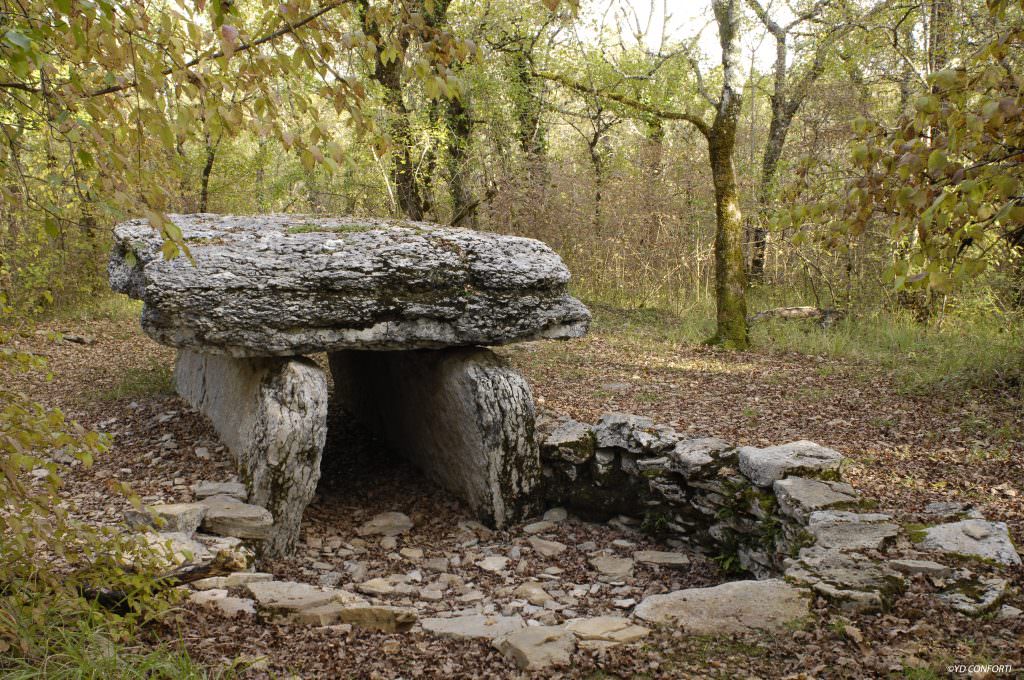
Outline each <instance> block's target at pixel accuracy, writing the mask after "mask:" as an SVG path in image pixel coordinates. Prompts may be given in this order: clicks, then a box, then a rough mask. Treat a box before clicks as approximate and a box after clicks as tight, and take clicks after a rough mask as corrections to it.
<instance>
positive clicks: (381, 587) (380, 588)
mask: <svg viewBox="0 0 1024 680" xmlns="http://www.w3.org/2000/svg"><path fill="white" fill-rule="evenodd" d="M356 590H358V591H359V592H361V593H365V594H367V595H377V596H384V595H390V594H391V593H393V592H395V586H394V584H393V583H391V581H389V580H388V579H386V578H372V579H370V580H369V581H365V582H364V583H360V584H359V585H357V586H356Z"/></svg>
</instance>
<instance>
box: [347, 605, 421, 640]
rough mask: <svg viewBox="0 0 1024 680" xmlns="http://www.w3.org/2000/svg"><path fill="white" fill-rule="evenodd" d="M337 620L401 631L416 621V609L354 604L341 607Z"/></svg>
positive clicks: (387, 631)
mask: <svg viewBox="0 0 1024 680" xmlns="http://www.w3.org/2000/svg"><path fill="white" fill-rule="evenodd" d="M339 620H340V621H341V622H342V623H350V624H352V625H353V626H355V627H357V628H364V629H366V630H379V631H383V632H385V633H402V632H405V631H407V630H409V629H410V628H412V627H413V625H414V624H415V623H416V610H415V609H410V608H408V607H388V606H378V605H370V604H354V605H348V606H345V607H342V608H341V610H340V613H339Z"/></svg>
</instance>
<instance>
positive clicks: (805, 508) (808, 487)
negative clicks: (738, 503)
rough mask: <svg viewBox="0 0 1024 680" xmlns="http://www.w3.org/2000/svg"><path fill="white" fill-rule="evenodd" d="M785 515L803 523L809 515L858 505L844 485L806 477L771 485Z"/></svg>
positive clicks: (855, 495)
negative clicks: (819, 511)
mask: <svg viewBox="0 0 1024 680" xmlns="http://www.w3.org/2000/svg"><path fill="white" fill-rule="evenodd" d="M772 489H773V490H774V491H775V497H776V498H777V499H778V501H779V509H780V510H781V511H782V513H783V514H784V515H787V516H788V517H791V518H793V519H795V520H797V521H800V522H806V521H807V518H808V517H810V515H811V513H812V512H816V511H818V510H824V509H826V508H832V507H842V506H844V505H851V504H854V503H856V502H857V500H858V496H857V492H856V491H854V490H853V487H852V486H850V485H849V484H845V483H843V482H823V481H821V480H818V479H807V478H806V477H787V478H786V479H779V480H776V481H775V483H774V484H773V485H772Z"/></svg>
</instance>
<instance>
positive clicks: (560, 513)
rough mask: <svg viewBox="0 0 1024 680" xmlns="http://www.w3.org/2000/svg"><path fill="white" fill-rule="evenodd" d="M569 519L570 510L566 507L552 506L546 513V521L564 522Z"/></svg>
mask: <svg viewBox="0 0 1024 680" xmlns="http://www.w3.org/2000/svg"><path fill="white" fill-rule="evenodd" d="M567 519H569V512H568V511H567V510H566V509H565V508H551V509H550V510H548V511H547V512H545V513H544V521H545V522H564V521H565V520H567Z"/></svg>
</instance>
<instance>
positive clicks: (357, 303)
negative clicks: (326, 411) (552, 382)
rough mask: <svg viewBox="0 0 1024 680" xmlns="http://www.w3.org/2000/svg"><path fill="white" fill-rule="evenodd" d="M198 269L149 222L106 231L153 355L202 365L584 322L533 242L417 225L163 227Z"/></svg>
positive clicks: (290, 221)
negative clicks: (168, 249) (178, 351)
mask: <svg viewBox="0 0 1024 680" xmlns="http://www.w3.org/2000/svg"><path fill="white" fill-rule="evenodd" d="M168 217H169V219H170V220H171V221H172V222H173V223H174V224H175V225H176V226H177V227H178V228H179V229H180V230H181V233H182V236H183V238H184V240H185V242H186V243H187V245H188V247H189V250H190V252H191V254H192V260H193V261H190V260H189V258H185V257H178V258H175V259H172V260H165V259H164V258H163V256H162V255H161V247H162V245H163V241H162V239H161V238H160V234H159V232H158V231H157V230H155V229H153V228H152V227H151V226H150V225H149V224H148V223H147V222H146V221H145V220H132V221H129V222H125V223H123V224H121V225H119V226H118V227H117V228H116V229H115V230H114V248H113V252H112V254H111V259H110V264H109V266H108V272H109V277H110V284H111V287H112V288H113V289H114V290H115V291H118V292H121V293H126V294H127V295H129V296H131V297H133V298H136V299H141V300H143V301H144V303H145V306H144V308H143V313H142V327H143V329H144V330H145V331H146V333H147V334H148V335H149V336H150V337H152V338H153V339H154V340H156V341H157V342H160V343H162V344H165V345H170V346H172V347H178V348H182V349H191V350H195V351H201V352H206V353H224V354H230V355H232V356H236V357H242V356H291V355H296V354H307V353H311V352H322V351H334V350H340V349H354V348H355V349H414V348H437V347H449V346H456V345H462V346H465V345H500V344H505V343H509V342H518V341H523V340H530V339H538V338H570V337H578V336H581V335H583V334H584V333H585V332H586V329H587V325H588V323H589V321H590V313H589V312H588V311H587V309H586V307H584V306H583V304H582V303H580V302H579V300H576V299H575V298H573V297H571V296H570V295H569V294H568V293H567V292H566V288H567V284H568V282H569V271H568V269H566V267H565V265H564V264H563V262H562V260H561V258H560V257H559V256H558V255H557V254H556V253H555V252H554V251H552V250H551V249H550V248H548V247H547V246H546V245H544V244H543V243H541V242H540V241H536V240H533V239H527V238H521V237H516V236H505V235H499V234H492V233H487V232H478V231H473V230H469V229H456V228H442V227H437V226H436V225H431V224H427V223H424V222H398V221H390V220H379V219H370V218H360V219H351V218H317V217H305V216H298V215H263V216H250V217H245V216H220V215H211V214H197V215H169V216H168Z"/></svg>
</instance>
